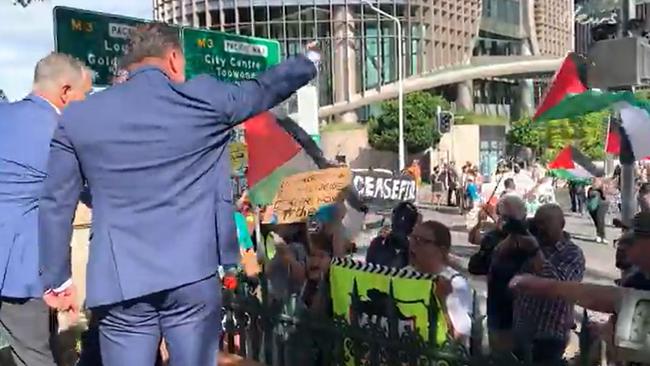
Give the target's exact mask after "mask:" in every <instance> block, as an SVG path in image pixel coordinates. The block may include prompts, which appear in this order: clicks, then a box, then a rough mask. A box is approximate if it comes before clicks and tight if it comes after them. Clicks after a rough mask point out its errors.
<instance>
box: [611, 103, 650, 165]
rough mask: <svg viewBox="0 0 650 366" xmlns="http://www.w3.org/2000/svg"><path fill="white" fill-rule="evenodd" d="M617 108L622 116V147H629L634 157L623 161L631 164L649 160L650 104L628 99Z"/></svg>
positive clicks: (625, 158)
mask: <svg viewBox="0 0 650 366" xmlns="http://www.w3.org/2000/svg"><path fill="white" fill-rule="evenodd" d="M616 107H617V108H618V110H619V112H620V114H621V126H620V134H621V138H620V141H621V144H620V146H621V147H622V148H626V147H629V150H630V151H631V152H632V156H629V157H624V159H622V160H626V161H625V162H628V163H629V162H633V161H637V160H643V159H647V157H648V156H650V103H649V102H648V101H645V100H639V99H635V98H634V99H633V98H628V100H626V101H623V102H620V103H618V104H617V105H616Z"/></svg>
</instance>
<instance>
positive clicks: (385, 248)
mask: <svg viewBox="0 0 650 366" xmlns="http://www.w3.org/2000/svg"><path fill="white" fill-rule="evenodd" d="M420 219H421V216H420V215H419V213H418V209H417V208H416V207H415V205H413V204H412V203H410V202H400V203H399V204H398V205H397V206H396V207H395V208H394V209H393V213H392V220H391V231H390V233H388V234H385V235H379V236H377V237H376V238H374V239H373V240H372V241H371V242H370V247H369V248H368V252H367V254H366V262H367V263H373V264H380V265H383V266H388V267H394V268H403V267H406V266H407V265H408V262H409V252H408V246H409V241H408V236H409V235H410V234H411V231H413V227H415V225H416V224H417V222H418V220H420Z"/></svg>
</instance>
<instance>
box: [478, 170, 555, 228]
mask: <svg viewBox="0 0 650 366" xmlns="http://www.w3.org/2000/svg"><path fill="white" fill-rule="evenodd" d="M507 178H512V180H513V181H514V183H515V190H516V192H517V193H518V194H519V195H520V196H521V197H522V198H524V201H525V202H526V208H527V211H528V217H532V216H534V215H535V212H536V211H537V209H538V208H539V207H540V206H542V205H545V204H547V203H555V202H556V200H555V188H554V187H553V182H552V181H551V180H549V179H541V180H540V181H539V182H536V181H535V180H533V178H532V177H531V176H530V175H529V174H528V173H527V172H521V173H519V174H514V173H506V174H504V176H503V178H502V179H501V180H500V181H499V185H498V187H496V190H495V186H496V183H485V184H483V185H482V186H481V198H482V199H483V202H487V200H488V199H489V196H490V195H491V194H492V192H494V197H497V198H499V197H501V194H502V193H503V191H504V190H505V187H504V183H505V180H506V179H507Z"/></svg>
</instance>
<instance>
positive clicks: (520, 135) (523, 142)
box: [506, 118, 543, 156]
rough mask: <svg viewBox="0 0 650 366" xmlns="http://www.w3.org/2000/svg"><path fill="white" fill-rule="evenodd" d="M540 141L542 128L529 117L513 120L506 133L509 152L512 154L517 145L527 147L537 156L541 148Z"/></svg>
mask: <svg viewBox="0 0 650 366" xmlns="http://www.w3.org/2000/svg"><path fill="white" fill-rule="evenodd" d="M542 141H543V139H542V130H541V129H540V128H539V126H537V125H536V124H535V123H534V122H533V121H532V120H531V119H530V118H524V119H521V120H519V121H516V122H514V123H513V124H512V126H511V127H510V129H509V130H508V133H507V134H506V142H507V144H508V151H509V153H510V154H514V151H515V150H516V149H517V148H518V147H529V148H530V149H531V150H533V153H534V154H535V155H536V156H537V155H539V153H540V151H541V149H542Z"/></svg>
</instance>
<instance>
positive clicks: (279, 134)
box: [244, 112, 367, 239]
mask: <svg viewBox="0 0 650 366" xmlns="http://www.w3.org/2000/svg"><path fill="white" fill-rule="evenodd" d="M244 138H245V142H246V146H247V150H248V169H247V172H246V179H247V181H248V187H249V188H248V196H249V197H250V200H251V202H252V203H253V204H255V205H257V206H266V205H270V204H271V203H272V202H273V199H274V198H275V195H276V193H277V191H278V189H279V188H280V184H281V183H282V180H283V179H284V178H285V177H288V176H291V175H294V174H298V173H302V172H308V171H311V170H318V169H326V168H331V167H334V166H335V165H334V164H332V163H330V162H329V161H327V159H325V157H324V156H323V152H322V150H321V149H320V148H319V147H318V145H316V142H314V140H313V139H312V137H311V136H309V135H308V134H307V132H305V130H303V129H302V128H301V127H300V126H299V125H298V124H297V123H296V122H294V121H293V120H292V119H291V118H288V117H281V118H280V117H276V115H274V114H273V113H271V112H266V113H262V114H260V115H257V116H255V117H253V118H251V119H249V120H247V121H246V122H245V123H244ZM345 205H346V208H347V213H346V216H345V217H344V219H343V225H344V226H345V228H346V231H347V235H348V238H350V239H352V238H353V237H354V236H356V234H358V232H359V231H360V230H361V227H362V226H363V223H364V217H365V213H366V212H367V207H365V205H364V204H363V203H362V202H361V199H360V198H359V196H358V193H357V192H356V190H355V189H354V188H353V187H352V186H351V187H350V188H349V190H348V195H347V196H346V200H345Z"/></svg>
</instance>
